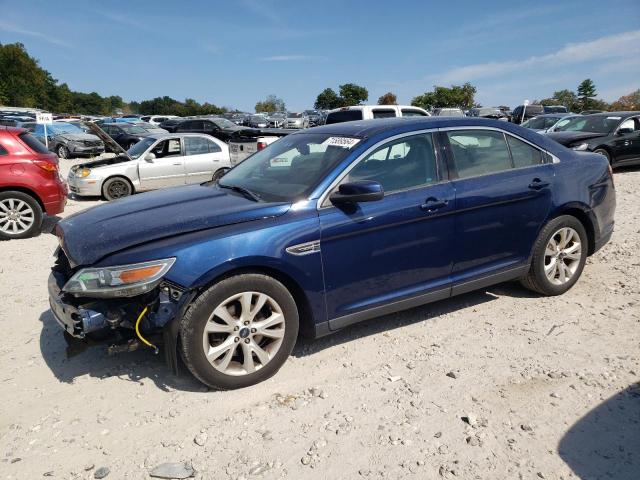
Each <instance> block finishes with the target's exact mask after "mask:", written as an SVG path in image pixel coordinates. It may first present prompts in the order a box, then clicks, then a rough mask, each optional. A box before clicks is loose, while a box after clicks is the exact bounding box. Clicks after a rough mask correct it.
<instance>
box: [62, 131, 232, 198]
mask: <svg viewBox="0 0 640 480" xmlns="http://www.w3.org/2000/svg"><path fill="white" fill-rule="evenodd" d="M127 153H128V154H129V157H130V158H129V157H127V156H126V155H119V156H116V157H112V158H103V159H100V160H95V161H92V162H86V163H83V164H80V165H76V166H74V167H73V168H72V169H71V171H70V172H69V177H68V184H69V191H70V192H71V193H73V194H75V195H77V196H103V197H104V198H106V199H107V200H115V199H116V198H121V197H126V196H128V195H132V194H133V193H135V192H143V191H147V190H156V189H158V188H164V187H173V186H177V185H187V184H191V183H202V182H206V181H210V180H217V179H218V178H220V177H221V176H222V175H224V173H225V172H226V171H227V170H229V168H230V167H231V163H230V159H229V147H228V146H227V144H226V143H224V142H222V141H220V140H218V139H217V138H214V137H211V136H209V135H204V134H200V133H174V134H172V133H165V134H161V135H152V136H149V137H145V138H143V139H142V140H140V141H139V142H138V143H136V144H135V145H134V146H133V147H131V148H130V149H129V150H128V151H127Z"/></svg>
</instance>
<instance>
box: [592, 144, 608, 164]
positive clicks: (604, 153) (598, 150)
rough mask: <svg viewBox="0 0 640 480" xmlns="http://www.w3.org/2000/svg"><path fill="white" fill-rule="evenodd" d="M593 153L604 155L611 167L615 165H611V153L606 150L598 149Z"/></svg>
mask: <svg viewBox="0 0 640 480" xmlns="http://www.w3.org/2000/svg"><path fill="white" fill-rule="evenodd" d="M593 153H597V154H599V155H602V156H603V157H605V158H606V159H607V161H608V162H609V165H613V164H612V163H611V155H609V152H607V151H606V150H605V149H604V148H596V149H595V150H594V151H593Z"/></svg>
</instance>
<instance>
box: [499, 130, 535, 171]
mask: <svg viewBox="0 0 640 480" xmlns="http://www.w3.org/2000/svg"><path fill="white" fill-rule="evenodd" d="M507 142H508V143H509V149H510V150H511V158H513V165H514V167H516V168H519V167H530V166H532V165H540V164H541V163H542V152H541V151H540V150H538V149H537V148H535V147H532V146H531V145H529V144H528V143H526V142H523V141H522V140H519V139H517V138H515V137H512V136H511V135H507Z"/></svg>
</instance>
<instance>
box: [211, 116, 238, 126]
mask: <svg viewBox="0 0 640 480" xmlns="http://www.w3.org/2000/svg"><path fill="white" fill-rule="evenodd" d="M211 121H212V122H213V123H215V124H216V125H217V126H219V127H220V128H235V126H236V124H235V123H233V122H230V121H229V120H227V119H226V118H213V119H212V120H211Z"/></svg>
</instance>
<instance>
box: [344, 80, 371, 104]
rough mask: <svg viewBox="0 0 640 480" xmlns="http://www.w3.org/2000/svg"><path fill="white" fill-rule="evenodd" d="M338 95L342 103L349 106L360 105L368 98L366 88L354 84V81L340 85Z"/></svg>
mask: <svg viewBox="0 0 640 480" xmlns="http://www.w3.org/2000/svg"><path fill="white" fill-rule="evenodd" d="M339 88H340V97H341V98H342V105H343V106H345V107H350V106H352V105H360V104H361V103H362V102H366V101H367V100H368V99H369V92H368V91H367V89H366V88H364V87H361V86H360V85H356V84H355V83H345V84H344V85H340V87H339Z"/></svg>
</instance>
